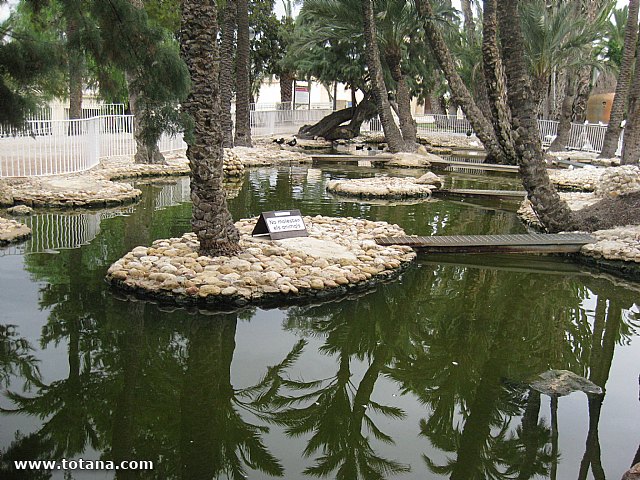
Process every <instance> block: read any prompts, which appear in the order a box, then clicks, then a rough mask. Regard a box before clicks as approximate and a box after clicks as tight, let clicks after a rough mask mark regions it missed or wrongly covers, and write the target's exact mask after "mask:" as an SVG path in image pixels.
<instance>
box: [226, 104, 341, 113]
mask: <svg viewBox="0 0 640 480" xmlns="http://www.w3.org/2000/svg"><path fill="white" fill-rule="evenodd" d="M249 109H250V110H251V111H265V110H291V102H275V103H250V104H249ZM332 109H333V103H331V102H316V103H312V104H308V103H299V102H296V108H295V110H332ZM231 111H232V112H234V111H235V104H231Z"/></svg>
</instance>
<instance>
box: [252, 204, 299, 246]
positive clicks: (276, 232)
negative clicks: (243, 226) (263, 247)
mask: <svg viewBox="0 0 640 480" xmlns="http://www.w3.org/2000/svg"><path fill="white" fill-rule="evenodd" d="M251 235H252V236H254V237H262V236H268V237H269V238H271V240H282V239H283V238H295V237H308V236H309V234H308V233H307V227H306V226H305V225H304V221H303V220H302V215H301V213H300V210H278V211H273V212H262V213H261V214H260V217H259V218H258V223H256V226H255V227H254V228H253V232H251Z"/></svg>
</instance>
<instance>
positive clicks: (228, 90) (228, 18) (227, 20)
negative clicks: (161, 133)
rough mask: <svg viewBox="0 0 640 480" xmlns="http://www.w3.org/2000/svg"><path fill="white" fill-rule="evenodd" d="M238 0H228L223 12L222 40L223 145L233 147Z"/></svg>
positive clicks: (221, 99) (221, 98) (221, 100)
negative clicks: (234, 57)
mask: <svg viewBox="0 0 640 480" xmlns="http://www.w3.org/2000/svg"><path fill="white" fill-rule="evenodd" d="M237 13H238V8H237V5H236V0H227V3H226V5H225V7H224V11H223V14H222V40H221V43H220V80H219V81H220V104H221V112H220V116H221V125H222V138H223V146H224V147H225V148H232V147H233V120H232V119H231V99H232V98H233V85H234V78H233V52H234V44H235V41H234V39H235V31H236V15H237Z"/></svg>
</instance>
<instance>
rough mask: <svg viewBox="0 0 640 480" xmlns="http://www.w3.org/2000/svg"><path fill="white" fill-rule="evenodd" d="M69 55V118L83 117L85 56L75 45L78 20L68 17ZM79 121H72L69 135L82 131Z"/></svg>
mask: <svg viewBox="0 0 640 480" xmlns="http://www.w3.org/2000/svg"><path fill="white" fill-rule="evenodd" d="M65 33H66V36H67V55H68V59H69V60H68V62H69V64H68V68H69V120H77V119H81V118H82V92H83V81H82V80H83V78H82V77H83V75H82V73H83V71H84V57H83V56H82V52H81V51H80V50H79V49H78V48H77V47H76V46H75V42H76V38H75V37H77V35H78V22H77V20H76V19H75V18H68V19H67V28H66V32H65ZM79 127H80V125H79V124H78V122H70V124H69V132H68V133H69V135H77V134H79V133H80V128H79Z"/></svg>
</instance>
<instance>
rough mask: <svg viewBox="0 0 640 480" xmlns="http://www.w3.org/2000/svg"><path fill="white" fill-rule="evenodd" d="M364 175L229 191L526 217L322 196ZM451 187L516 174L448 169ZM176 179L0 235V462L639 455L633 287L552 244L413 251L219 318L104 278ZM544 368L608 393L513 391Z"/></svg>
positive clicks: (520, 474)
mask: <svg viewBox="0 0 640 480" xmlns="http://www.w3.org/2000/svg"><path fill="white" fill-rule="evenodd" d="M363 171H364V173H365V174H366V175H376V174H379V172H377V171H376V170H373V169H366V168H365V169H358V168H357V167H345V166H340V167H338V166H326V167H325V166H322V167H316V168H311V167H306V166H304V167H299V166H296V167H277V168H275V167H274V168H263V169H260V170H250V171H248V172H247V173H246V178H245V181H244V183H243V184H242V185H241V186H240V185H238V186H237V187H236V188H235V189H234V190H232V191H231V197H232V198H231V199H230V202H229V203H230V208H231V210H232V213H233V215H234V217H235V218H241V217H248V216H255V215H258V214H259V213H260V212H261V211H266V210H273V209H287V208H299V209H300V210H301V211H302V212H303V213H304V214H307V215H315V214H323V215H335V216H356V217H365V218H369V219H375V220H385V221H388V222H392V223H397V224H399V225H401V226H402V227H403V228H405V230H406V231H407V232H408V233H412V234H413V233H415V234H424V235H430V234H495V233H523V232H525V231H526V229H525V228H524V227H523V226H522V224H521V223H520V222H519V220H518V218H517V216H516V215H515V213H514V212H515V210H516V208H517V203H514V202H508V201H500V202H495V201H486V200H485V201H483V202H478V201H475V200H469V199H465V200H464V201H450V200H447V201H445V200H437V201H429V202H416V203H407V204H402V203H401V202H395V203H393V204H385V203H370V202H360V201H353V200H344V199H341V198H337V197H332V196H331V195H329V194H327V193H326V192H325V190H324V185H325V183H326V181H327V180H328V179H329V178H337V177H355V176H360V175H362V172H363ZM447 185H448V186H457V187H471V188H473V187H476V188H477V187H484V188H499V189H509V188H511V189H517V188H519V187H520V186H519V184H518V183H517V180H515V179H513V178H510V177H506V176H491V177H476V176H473V175H469V174H466V173H464V174H452V175H449V176H448V178H447ZM188 189H189V186H188V180H187V179H178V180H174V181H172V182H168V183H166V184H162V185H147V186H144V187H143V190H144V194H143V198H142V200H141V201H140V202H139V203H138V204H136V205H133V206H130V207H125V208H120V209H111V210H105V211H89V212H72V213H47V214H39V215H36V216H34V217H32V218H30V219H28V220H27V221H28V222H29V223H30V225H31V226H32V228H33V231H34V235H33V238H32V239H31V240H29V241H28V242H27V243H25V244H23V245H20V246H17V247H11V248H5V249H2V250H0V286H1V288H0V305H1V310H0V392H1V394H0V408H1V409H2V412H0V451H2V452H4V455H3V459H4V460H3V462H1V463H0V478H5V477H4V476H3V473H2V472H3V471H5V472H6V470H3V469H4V468H6V464H7V463H9V462H12V461H13V460H28V459H47V460H48V459H58V460H60V459H63V458H64V459H68V460H69V459H76V460H77V459H84V460H98V459H103V460H113V461H121V460H150V461H153V463H154V470H153V471H136V472H131V471H129V472H125V471H122V470H121V471H119V472H118V476H117V477H115V478H134V477H135V478H158V479H170V478H184V479H205V478H244V477H246V478H253V479H263V478H265V479H266V478H277V477H282V478H295V479H300V478H312V477H326V478H345V479H358V478H361V479H378V478H390V479H391V478H399V479H425V478H429V479H432V478H433V479H437V478H442V479H445V478H450V479H460V480H476V479H477V480H484V479H489V478H491V479H493V478H495V479H507V478H509V479H513V478H518V479H533V478H550V479H562V480H564V479H587V478H594V479H598V480H599V479H604V478H605V477H606V478H611V479H617V478H620V477H621V476H622V474H623V472H624V471H626V470H627V469H628V468H629V467H630V466H631V464H632V463H634V462H638V461H640V458H639V457H640V449H639V448H638V445H639V443H640V434H639V433H638V432H639V429H638V425H640V403H639V402H638V373H640V367H639V365H640V339H639V337H638V328H639V327H640V314H639V309H640V305H639V303H640V302H639V301H638V300H639V299H640V295H639V291H640V285H639V284H638V283H633V282H627V281H625V280H623V279H618V278H614V277H611V276H608V275H605V274H602V273H599V272H597V271H595V270H590V269H587V268H586V267H581V266H578V265H576V264H574V263H573V262H571V261H569V260H566V259H562V258H558V257H533V256H531V257H525V256H512V257H509V256H502V257H499V256H438V257H435V256H419V259H418V261H417V263H416V265H415V266H414V267H412V268H410V269H409V270H408V271H406V272H405V273H403V275H402V277H401V278H400V279H399V280H397V281H395V282H392V283H388V284H384V285H381V286H379V287H378V288H377V289H376V290H375V291H371V292H368V293H366V294H360V295H358V296H353V297H350V298H345V299H343V300H342V301H339V302H333V303H326V304H320V305H309V306H296V307H290V308H283V309H273V310H262V309H246V310H241V311H238V312H235V313H226V314H220V313H217V314H216V313H213V312H202V311H195V310H183V309H173V308H166V307H162V308H160V307H158V306H157V305H155V304H152V303H146V302H142V301H136V300H135V299H131V298H124V297H123V296H122V295H120V294H119V293H118V292H116V291H113V290H111V289H110V288H109V287H108V286H107V284H106V283H105V282H104V280H103V279H104V275H105V273H106V270H107V268H108V267H109V265H110V264H111V263H112V262H113V261H115V260H116V259H118V258H119V257H121V256H122V255H123V254H124V253H126V252H127V251H129V250H130V249H132V248H133V247H135V246H137V245H148V244H150V243H151V241H152V240H154V239H157V238H167V237H170V236H179V235H181V234H182V233H183V232H184V231H186V230H188V229H189V228H190V227H189V218H190V205H189V203H188V198H189V197H188ZM549 369H560V370H570V371H572V372H574V373H576V374H578V375H580V376H583V377H586V378H588V379H590V380H591V381H592V382H594V383H595V384H597V385H599V386H601V387H602V388H603V389H604V390H605V392H606V393H605V395H604V396H593V395H592V396H587V395H586V394H585V393H582V392H576V393H572V394H570V395H567V396H562V397H553V398H551V397H549V396H547V395H544V394H541V393H538V392H536V391H534V390H532V389H530V388H529V387H528V381H529V380H530V379H531V378H532V376H534V375H535V374H538V373H541V372H544V371H547V370H549ZM25 473H26V472H25ZM133 473H135V475H133V477H129V476H127V475H126V474H129V475H131V474H133ZM65 475H66V476H65ZM12 478H13V477H12ZM20 478H34V479H35V478H38V479H41V478H60V479H62V478H76V479H81V478H114V475H113V472H109V471H102V472H90V471H82V470H75V471H73V472H69V471H67V472H62V471H56V472H49V473H46V472H42V471H40V472H35V471H32V472H30V473H29V474H27V475H26V476H24V477H20Z"/></svg>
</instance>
